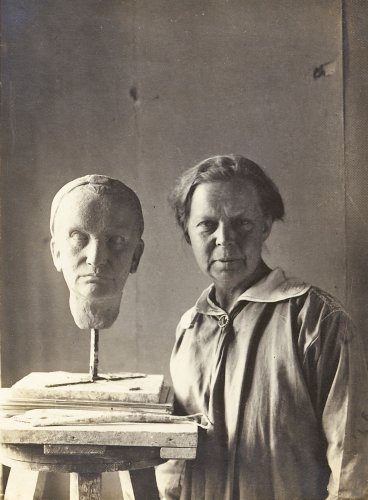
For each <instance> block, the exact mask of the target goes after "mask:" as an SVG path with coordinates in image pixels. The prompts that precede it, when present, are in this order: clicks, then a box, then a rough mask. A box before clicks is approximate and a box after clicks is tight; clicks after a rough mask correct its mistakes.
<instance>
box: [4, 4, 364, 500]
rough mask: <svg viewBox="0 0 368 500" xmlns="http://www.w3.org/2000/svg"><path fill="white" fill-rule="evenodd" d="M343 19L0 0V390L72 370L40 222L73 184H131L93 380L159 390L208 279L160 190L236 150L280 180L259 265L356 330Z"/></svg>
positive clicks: (329, 10)
mask: <svg viewBox="0 0 368 500" xmlns="http://www.w3.org/2000/svg"><path fill="white" fill-rule="evenodd" d="M344 8H345V15H346V17H345V24H344V26H343V23H342V20H343V9H342V4H341V2H340V1H337V0H318V1H317V0H309V1H305V0H279V1H277V2H275V1H273V0H246V1H244V0H232V1H225V0H212V1H209V0H181V1H168V0H166V1H164V0H149V1H143V0H126V1H122V0H104V1H99V0H55V1H46V0H3V1H2V68H1V71H2V89H3V90H2V117H3V125H2V127H3V128H2V166H1V188H0V189H1V243H0V245H1V262H2V267H1V279H2V292H1V300H0V306H1V316H0V320H1V333H2V337H1V349H2V354H1V361H2V368H1V370H2V380H3V385H5V386H7V385H10V384H12V383H14V382H15V381H16V380H18V379H19V378H20V377H22V376H24V375H25V374H27V373H29V372H31V371H51V370H58V369H62V370H69V371H87V369H88V357H89V335H88V333H86V332H81V331H80V330H78V328H77V327H76V326H75V325H74V321H73V319H72V317H71V314H70V312H69V306H68V293H67V287H66V285H65V283H64V281H63V278H62V276H61V275H60V274H58V273H57V272H56V270H55V269H54V267H53V264H52V260H51V256H50V251H49V238H50V236H49V229H48V219H49V209H50V204H51V201H52V198H53V196H54V194H55V193H56V191H57V190H58V189H59V188H60V187H61V186H62V185H63V184H64V183H66V182H67V181H69V180H71V179H73V178H75V177H78V176H81V175H85V174H88V173H101V174H107V175H112V176H114V177H117V178H119V179H121V180H122V181H124V182H126V183H127V184H128V185H130V186H131V187H132V188H133V189H134V190H136V192H137V193H138V195H139V197H140V199H141V202H142V205H143V210H144V216H145V222H146V230H145V234H144V240H145V243H146V250H145V253H144V255H143V259H142V262H141V265H140V268H139V270H138V272H137V274H136V275H134V276H131V277H130V278H129V281H128V285H127V288H126V291H125V293H124V297H123V303H122V309H121V313H120V316H119V319H118V320H117V321H116V323H115V324H114V326H113V327H112V328H111V329H110V330H107V331H104V332H102V333H101V340H100V350H101V370H103V369H105V370H107V371H122V370H128V371H132V370H133V371H134V370H137V371H145V372H147V373H164V374H165V376H166V378H167V379H169V370H168V365H169V357H170V352H171V348H172V345H173V341H174V332H175V326H176V324H177V321H178V319H179V317H180V315H181V314H182V313H183V312H184V311H185V310H186V309H187V308H189V307H191V306H192V305H193V303H194V301H195V300H196V298H197V296H198V295H199V293H200V292H201V290H202V289H203V288H204V287H205V286H207V284H208V281H207V278H206V277H204V276H202V275H201V274H200V272H199V271H198V270H197V268H196V265H195V263H194V260H193V258H192V256H191V251H190V247H188V245H187V244H186V243H185V242H184V240H183V238H182V236H181V234H180V232H179V230H178V228H176V226H175V223H174V220H173V216H172V213H171V211H170V209H169V207H168V203H167V195H168V192H169V189H170V187H171V186H172V185H173V183H174V181H175V179H176V178H177V176H178V174H179V173H180V172H182V171H183V170H184V169H186V168H188V167H190V166H192V165H193V164H194V163H196V162H197V161H199V160H201V159H203V158H205V157H208V156H211V155H214V154H221V153H230V152H231V153H240V154H244V155H245V156H248V157H249V158H251V159H253V160H255V161H257V162H258V163H259V164H261V165H262V166H264V167H265V168H266V169H267V171H268V172H269V174H270V175H271V177H272V178H273V179H274V180H275V182H276V183H277V184H278V185H279V187H280V190H281V193H282V195H283V197H284V200H285V204H286V211H287V217H286V219H285V222H284V223H282V224H277V225H276V226H275V227H274V230H273V234H272V235H271V237H270V239H269V241H268V242H267V245H266V248H265V252H264V257H265V260H266V262H268V263H269V264H270V265H271V266H276V265H280V266H282V267H284V268H285V269H286V271H287V272H288V273H289V274H290V275H295V276H299V277H301V278H303V279H305V280H306V281H309V282H311V283H313V284H315V285H318V286H320V287H321V288H324V289H326V290H328V291H330V292H331V293H333V294H334V295H335V296H337V297H338V298H339V299H340V300H342V301H343V302H344V303H347V305H348V307H349V308H350V309H351V311H352V314H353V318H354V319H356V321H357V323H358V324H359V326H360V327H361V328H364V327H366V319H367V318H366V313H365V303H366V301H367V298H368V293H367V292H368V290H367V284H366V280H365V279H364V278H362V276H363V275H361V274H360V269H361V268H360V265H362V266H363V268H364V269H365V268H366V267H367V264H366V260H365V248H366V245H365V244H363V243H362V241H366V238H367V236H366V232H367V231H366V222H365V220H366V214H365V212H364V210H366V205H365V203H364V196H363V195H362V193H361V184H360V178H361V177H360V176H361V175H363V178H364V179H366V175H367V174H366V173H365V174H364V168H365V165H366V160H367V157H366V155H367V153H366V151H367V150H366V149H365V153H362V152H361V147H362V146H361V145H362V143H363V142H364V133H365V131H366V129H367V127H366V117H365V118H362V119H361V120H358V122H357V118H356V116H357V115H359V116H363V113H361V110H362V107H363V108H364V106H365V109H366V106H367V78H368V77H367V73H365V75H366V76H365V77H364V78H365V80H364V82H365V83H363V84H362V83H361V82H360V77H361V75H360V70H361V68H360V67H359V63H360V58H361V52H362V51H363V50H366V47H367V45H366V44H367V42H366V41H367V35H366V34H365V33H364V26H363V24H364V21H363V20H364V16H363V17H362V18H361V20H360V21H359V15H360V12H361V11H360V10H359V9H362V10H364V9H365V10H367V8H366V4H364V2H353V1H350V2H349V1H348V2H345V3H344ZM349 9H350V10H349ZM353 14H354V15H353ZM353 21H354V24H351V23H352V22H353ZM343 29H344V33H345V35H346V36H347V35H348V34H349V37H350V44H349V45H347V44H346V46H345V57H344V61H345V62H344V64H343V50H342V48H343ZM357 30H360V37H358V36H357V35H356V33H357ZM354 39H355V42H354ZM362 40H363V42H362ZM364 41H365V42H364ZM362 43H363V45H364V44H365V45H364V47H362V46H361V44H362ZM359 44H360V45H359ZM350 52H351V54H350ZM365 54H366V52H365ZM348 56H349V57H350V59H349V61H350V62H349V75H348V77H347V75H346V73H345V77H344V74H343V69H344V68H345V70H346V69H347V67H348V60H347V57H348ZM365 57H366V56H365ZM326 63H330V64H329V66H328V71H327V74H325V75H324V76H323V75H322V76H320V77H318V78H315V69H316V68H318V67H320V66H321V65H322V64H326ZM366 67H367V65H365V68H366ZM347 78H349V82H348V83H349V85H350V86H347V87H346V84H347ZM344 83H345V87H344ZM344 88H345V92H344ZM357 90H358V91H359V96H360V98H357V96H356V91H357ZM344 111H345V115H344ZM344 116H345V119H344ZM349 120H350V121H349ZM364 120H365V121H364ZM356 124H357V126H356ZM363 127H364V128H363ZM344 134H345V142H344ZM346 154H348V156H347V157H346V156H345V155H346ZM346 158H347V160H346ZM346 162H348V163H346ZM357 163H359V168H357ZM364 182H365V184H364V185H367V183H368V181H367V180H365V181H364ZM346 187H347V188H348V190H346V189H345V188H346ZM349 197H350V198H351V199H352V202H351V203H350V202H349V200H350V198H349ZM353 202H354V203H355V205H354V203H353ZM356 204H357V206H358V208H357V209H356V208H355V207H356ZM362 232H364V234H365V236H364V238H365V239H364V238H363V240H362V239H361V238H360V236H361V235H362ZM367 270H368V269H367ZM49 489H50V487H49ZM112 498H115V497H114V495H113V497H112Z"/></svg>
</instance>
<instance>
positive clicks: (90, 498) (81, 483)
mask: <svg viewBox="0 0 368 500" xmlns="http://www.w3.org/2000/svg"><path fill="white" fill-rule="evenodd" d="M70 500H101V474H78V473H76V472H72V473H71V474H70Z"/></svg>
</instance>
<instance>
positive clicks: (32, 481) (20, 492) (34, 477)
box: [4, 467, 47, 500]
mask: <svg viewBox="0 0 368 500" xmlns="http://www.w3.org/2000/svg"><path fill="white" fill-rule="evenodd" d="M46 474H47V473H46V472H36V471H31V470H24V469H23V468H18V467H12V469H11V470H10V474H9V478H8V483H7V486H6V490H5V497H4V500H41V499H42V495H43V490H44V487H45V482H46Z"/></svg>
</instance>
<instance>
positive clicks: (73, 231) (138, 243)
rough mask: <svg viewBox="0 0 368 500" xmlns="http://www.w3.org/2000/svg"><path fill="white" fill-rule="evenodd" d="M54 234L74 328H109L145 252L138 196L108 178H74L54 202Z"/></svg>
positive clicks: (53, 243)
mask: <svg viewBox="0 0 368 500" xmlns="http://www.w3.org/2000/svg"><path fill="white" fill-rule="evenodd" d="M50 230H51V236H52V238H51V253H52V258H53V261H54V265H55V267H56V269H57V270H58V271H59V272H62V273H63V275H64V278H65V281H66V284H67V285H68V288H69V292H70V299H69V304H70V309H71V312H72V315H73V318H74V321H75V323H76V324H77V326H78V327H79V328H81V329H87V328H88V329H89V328H97V329H103V328H109V327H110V326H111V325H112V324H113V323H114V321H115V320H116V318H117V316H118V314H119V310H120V302H121V298H122V294H123V289H124V285H125V283H126V281H127V279H128V276H129V274H130V273H135V272H136V270H137V268H138V264H139V261H140V258H141V256H142V253H143V249H144V243H143V240H142V233H143V215H142V209H141V205H140V202H139V199H138V197H137V195H136V194H135V193H134V191H132V190H131V189H130V188H129V187H128V186H126V185H125V184H123V183H122V182H120V181H119V180H117V179H113V178H111V177H107V176H104V175H87V176H85V177H80V178H78V179H75V180H73V181H71V182H69V183H68V184H66V185H65V186H63V187H62V188H61V189H60V191H58V193H57V194H56V196H55V198H54V200H53V202H52V206H51V218H50Z"/></svg>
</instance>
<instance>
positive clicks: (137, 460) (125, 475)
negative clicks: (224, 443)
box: [0, 419, 197, 500]
mask: <svg viewBox="0 0 368 500" xmlns="http://www.w3.org/2000/svg"><path fill="white" fill-rule="evenodd" d="M0 442H1V443H2V444H1V455H0V460H1V462H2V463H3V464H4V465H7V466H9V467H11V472H10V476H9V480H8V485H7V488H6V491H5V500H15V499H19V500H31V499H32V500H36V499H37V500H38V499H41V498H42V492H43V487H44V484H45V474H46V473H47V472H49V471H52V472H64V473H71V478H70V498H71V499H72V500H101V474H102V472H113V471H120V472H119V478H120V483H121V487H122V491H123V498H124V500H134V499H135V500H138V499H139V500H148V499H150V500H154V498H155V497H154V494H153V493H152V492H151V493H149V494H148V492H147V491H143V492H142V491H139V490H142V488H141V487H140V485H139V480H138V481H137V485H135V484H134V474H132V475H130V473H129V471H132V470H137V472H138V473H139V474H140V473H141V471H140V469H146V474H149V475H150V477H151V480H152V482H153V481H154V471H153V469H152V467H153V466H154V465H157V464H159V463H161V462H162V461H163V460H164V459H169V458H178V459H193V458H195V454H196V446H197V426H196V425H195V424H192V423H184V424H135V423H134V424H119V425H117V424H114V425H110V424H108V425H106V424H104V425H100V426H60V427H31V426H29V425H28V424H23V423H19V422H15V421H14V422H13V421H11V419H2V420H0ZM149 468H151V469H149ZM138 470H139V471H138ZM139 474H138V475H139ZM156 498H158V497H157V496H156Z"/></svg>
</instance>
